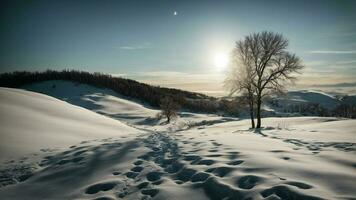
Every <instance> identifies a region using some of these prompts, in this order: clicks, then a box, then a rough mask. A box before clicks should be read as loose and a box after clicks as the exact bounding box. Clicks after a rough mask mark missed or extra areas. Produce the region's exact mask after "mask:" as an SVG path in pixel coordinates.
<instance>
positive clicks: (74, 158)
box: [0, 81, 356, 200]
mask: <svg viewBox="0 0 356 200" xmlns="http://www.w3.org/2000/svg"><path fill="white" fill-rule="evenodd" d="M53 84H55V85H56V86H55V87H53ZM68 88H71V89H70V90H68ZM26 89H28V90H31V91H36V92H41V93H44V94H48V95H50V96H53V97H56V98H57V99H55V98H53V97H49V96H46V95H43V94H39V93H36V92H29V91H25V90H18V89H8V88H0V101H1V104H0V116H1V121H0V125H1V127H2V128H1V133H0V137H1V142H0V144H1V147H0V148H1V151H0V155H1V157H0V161H1V163H0V181H1V182H0V184H1V187H0V198H1V199H36V200H38V199H88V200H89V199H97V200H99V199H101V200H104V199H106V200H110V199H162V200H163V199H194V200H199V199H213V200H218V199H356V184H355V183H356V154H355V152H356V131H355V130H356V123H355V122H356V120H347V119H337V118H321V117H290V118H265V119H263V125H264V127H265V128H263V129H261V130H260V131H259V132H254V131H252V130H249V120H239V119H234V118H224V117H219V116H215V115H204V114H195V113H187V112H185V113H180V117H179V118H178V119H177V120H176V121H174V122H173V123H172V124H169V125H167V124H164V123H163V121H162V120H156V119H155V116H156V114H157V113H158V112H159V111H158V110H154V109H151V108H149V107H148V106H143V105H142V104H139V102H134V101H131V100H129V99H124V98H122V97H120V96H119V95H117V94H115V93H114V92H112V91H110V90H104V89H98V88H93V87H90V86H86V85H74V83H70V82H58V81H57V82H47V83H40V84H34V85H30V86H27V87H26ZM58 99H60V100H58ZM62 100H63V101H62ZM65 101H67V102H69V103H70V104H69V103H67V102H65Z"/></svg>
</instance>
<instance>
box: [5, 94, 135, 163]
mask: <svg viewBox="0 0 356 200" xmlns="http://www.w3.org/2000/svg"><path fill="white" fill-rule="evenodd" d="M0 127H1V132H0V137H1V140H0V161H2V160H4V159H13V158H19V157H22V156H25V154H30V153H37V152H39V151H40V150H41V149H47V148H51V149H53V148H64V147H66V148H68V147H69V146H70V145H73V144H76V143H79V142H82V141H84V140H93V139H102V138H108V137H117V136H122V135H129V134H137V133H139V131H137V130H136V129H134V128H131V127H128V126H126V125H124V124H123V123H121V122H119V121H116V120H113V119H110V118H108V117H104V116H102V115H98V114H96V113H94V112H91V111H88V110H86V109H83V108H81V107H77V106H73V105H71V104H68V103H66V102H63V101H60V100H58V99H55V98H52V97H49V96H46V95H42V94H38V93H34V92H29V91H25V90H19V89H10V88H0Z"/></svg>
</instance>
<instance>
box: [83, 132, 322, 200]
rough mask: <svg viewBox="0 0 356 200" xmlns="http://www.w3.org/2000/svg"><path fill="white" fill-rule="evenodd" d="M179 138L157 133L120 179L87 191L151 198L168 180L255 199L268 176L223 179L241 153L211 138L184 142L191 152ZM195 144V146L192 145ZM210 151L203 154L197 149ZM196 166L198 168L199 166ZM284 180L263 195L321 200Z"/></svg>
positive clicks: (214, 195) (212, 193)
mask: <svg viewBox="0 0 356 200" xmlns="http://www.w3.org/2000/svg"><path fill="white" fill-rule="evenodd" d="M178 141H179V140H176V139H174V138H173V137H172V136H169V135H167V134H163V133H153V134H151V135H150V136H148V137H147V138H146V139H144V141H143V143H144V145H145V146H146V147H147V148H149V149H150V151H149V152H148V153H146V154H144V155H140V156H138V158H137V159H136V160H135V161H134V162H133V163H132V168H131V169H130V171H127V172H118V171H114V172H113V175H114V176H115V177H117V178H118V181H107V182H102V183H97V184H94V185H91V186H89V187H88V188H86V191H85V192H86V194H88V195H92V194H96V193H98V192H101V191H102V192H106V191H109V190H112V189H114V188H115V191H118V192H117V193H116V197H118V198H123V199H124V198H125V197H130V198H131V199H132V197H133V196H134V197H135V198H134V199H142V200H145V199H151V198H153V197H155V196H156V195H158V194H159V192H160V190H159V185H160V184H162V183H164V182H165V181H167V180H171V181H174V182H175V183H176V184H177V186H178V187H179V185H181V184H184V183H187V182H189V184H190V185H191V187H192V188H202V189H203V190H204V191H205V193H206V194H207V196H208V197H209V198H210V199H213V200H215V199H216V200H217V199H253V198H254V196H251V194H250V193H249V190H251V189H253V188H254V187H255V186H256V185H258V184H260V183H262V182H264V181H266V178H265V177H260V176H257V175H252V174H251V175H244V176H240V177H236V180H235V185H234V186H231V184H226V183H224V181H222V180H221V179H222V178H224V177H225V176H226V175H228V174H229V173H232V172H234V171H236V170H238V167H239V165H241V164H243V163H244V160H241V159H239V158H240V157H241V155H240V153H239V152H237V151H231V150H230V149H229V148H228V147H222V145H221V144H219V143H217V142H215V141H211V145H207V144H204V143H202V142H192V141H190V140H188V141H185V140H184V141H180V142H181V143H182V145H183V146H184V145H190V148H187V149H190V150H189V151H186V152H185V151H183V149H184V147H183V146H178V144H177V142H178ZM192 147H193V148H192ZM204 148H205V150H206V148H210V149H209V150H207V151H205V152H209V153H208V154H205V155H203V156H201V155H199V154H198V153H197V152H200V153H201V152H203V150H204ZM195 166H196V167H195ZM239 170H242V171H243V172H253V171H258V170H260V169H249V168H240V169H239ZM280 180H283V183H282V184H278V185H276V186H274V187H271V188H267V189H264V190H262V191H260V192H259V193H260V197H261V196H262V197H263V198H268V199H269V198H271V199H272V198H275V199H319V198H317V197H313V196H306V195H305V194H301V193H298V192H295V191H294V190H291V189H290V187H289V186H293V187H296V188H297V189H310V188H312V186H310V185H308V184H305V183H301V182H293V181H286V180H285V179H282V178H281V179H280ZM98 199H114V198H112V197H106V196H104V197H99V198H96V200H98Z"/></svg>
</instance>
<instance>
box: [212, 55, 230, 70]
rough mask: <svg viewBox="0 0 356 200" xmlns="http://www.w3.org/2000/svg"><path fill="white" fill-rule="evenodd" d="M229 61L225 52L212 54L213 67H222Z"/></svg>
mask: <svg viewBox="0 0 356 200" xmlns="http://www.w3.org/2000/svg"><path fill="white" fill-rule="evenodd" d="M228 62H229V57H228V56H227V55H226V54H223V53H218V54H216V55H215V56H214V64H215V67H217V68H219V69H224V68H225V67H226V66H227V64H228Z"/></svg>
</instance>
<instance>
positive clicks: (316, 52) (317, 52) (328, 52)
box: [309, 50, 356, 54]
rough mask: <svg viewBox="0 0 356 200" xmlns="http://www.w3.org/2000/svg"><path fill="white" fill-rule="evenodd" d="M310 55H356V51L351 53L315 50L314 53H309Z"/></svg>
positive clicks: (350, 51)
mask: <svg viewBox="0 0 356 200" xmlns="http://www.w3.org/2000/svg"><path fill="white" fill-rule="evenodd" d="M309 53H313V54H356V51H354V50H349V51H330V50H314V51H309Z"/></svg>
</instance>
